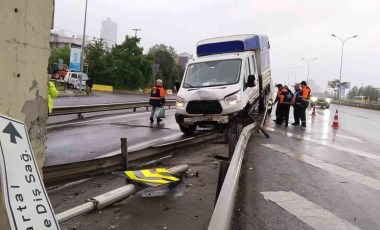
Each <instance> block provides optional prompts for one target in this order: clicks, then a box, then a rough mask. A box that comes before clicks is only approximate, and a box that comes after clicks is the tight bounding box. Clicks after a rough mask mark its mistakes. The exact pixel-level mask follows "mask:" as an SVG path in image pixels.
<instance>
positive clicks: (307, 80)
mask: <svg viewBox="0 0 380 230" xmlns="http://www.w3.org/2000/svg"><path fill="white" fill-rule="evenodd" d="M317 59H318V58H313V59H310V60H307V59H306V58H302V60H305V61H307V77H306V83H307V84H309V72H310V62H312V61H314V60H317Z"/></svg>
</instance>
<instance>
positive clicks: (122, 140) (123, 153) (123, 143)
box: [120, 137, 128, 171]
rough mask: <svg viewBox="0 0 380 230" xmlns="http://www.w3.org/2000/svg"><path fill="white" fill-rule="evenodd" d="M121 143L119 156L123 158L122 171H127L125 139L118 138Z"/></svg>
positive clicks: (126, 145)
mask: <svg viewBox="0 0 380 230" xmlns="http://www.w3.org/2000/svg"><path fill="white" fill-rule="evenodd" d="M120 142H121V156H122V158H123V170H124V171H126V170H128V144H127V143H128V141H127V138H126V137H122V138H120Z"/></svg>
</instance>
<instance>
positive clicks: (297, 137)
mask: <svg viewBox="0 0 380 230" xmlns="http://www.w3.org/2000/svg"><path fill="white" fill-rule="evenodd" d="M267 130H269V131H277V130H276V129H273V128H267ZM284 133H285V134H286V136H288V137H292V138H295V139H298V140H304V141H307V142H311V143H314V144H318V145H323V146H326V147H329V148H333V149H336V150H340V151H344V152H348V153H351V154H354V155H357V156H360V157H366V158H369V159H372V160H376V161H380V156H378V155H374V154H370V153H366V152H363V151H360V150H356V149H352V148H348V147H344V146H341V145H337V144H335V143H327V142H326V141H319V140H315V139H312V138H310V137H304V136H301V135H297V134H294V133H290V132H286V131H284Z"/></svg>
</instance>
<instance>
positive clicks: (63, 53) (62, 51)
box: [49, 46, 70, 72]
mask: <svg viewBox="0 0 380 230" xmlns="http://www.w3.org/2000/svg"><path fill="white" fill-rule="evenodd" d="M59 59H63V64H66V65H69V62H70V47H69V46H64V47H61V48H57V49H52V50H51V52H50V57H49V69H50V67H51V66H52V65H54V64H58V63H59ZM49 72H50V71H49Z"/></svg>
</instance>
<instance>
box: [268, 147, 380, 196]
mask: <svg viewBox="0 0 380 230" xmlns="http://www.w3.org/2000/svg"><path fill="white" fill-rule="evenodd" d="M262 145H263V146H265V147H267V148H270V149H273V150H275V151H277V152H280V153H284V154H286V155H288V156H290V157H292V158H294V159H297V160H299V161H303V162H305V163H307V164H310V165H313V166H315V167H317V168H320V169H324V170H326V171H328V172H330V173H334V174H336V175H338V176H341V177H343V178H346V179H349V180H352V181H355V182H357V183H359V184H362V185H365V186H367V187H370V188H373V189H376V190H380V180H377V179H374V178H372V177H368V176H365V175H363V174H360V173H357V172H354V171H351V170H348V169H345V168H342V167H339V166H336V165H334V164H331V163H328V162H326V161H323V160H319V159H317V158H314V157H311V156H309V155H305V154H302V153H296V152H293V151H292V150H290V149H287V148H284V147H282V146H279V145H274V144H262Z"/></svg>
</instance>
